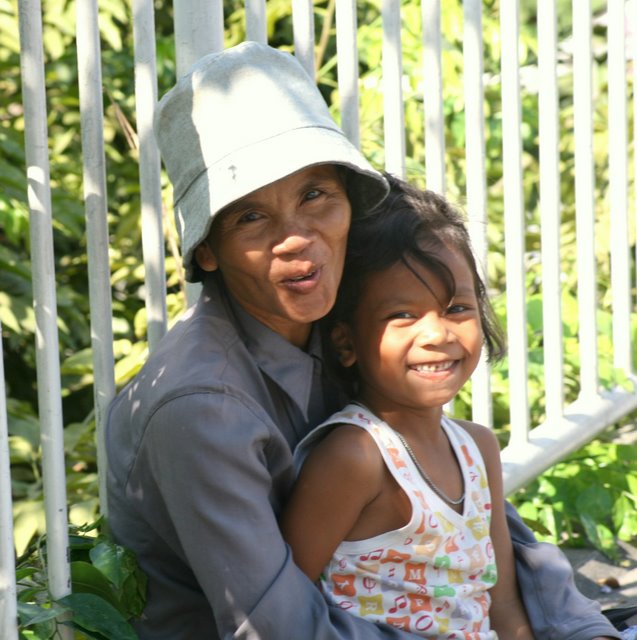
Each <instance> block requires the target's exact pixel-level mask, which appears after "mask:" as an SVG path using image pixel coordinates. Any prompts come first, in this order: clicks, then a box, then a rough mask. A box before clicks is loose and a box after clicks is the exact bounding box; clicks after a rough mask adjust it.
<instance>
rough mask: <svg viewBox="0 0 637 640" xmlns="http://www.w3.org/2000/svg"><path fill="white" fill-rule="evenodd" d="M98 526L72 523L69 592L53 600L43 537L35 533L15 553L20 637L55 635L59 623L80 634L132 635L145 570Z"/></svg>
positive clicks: (99, 637)
mask: <svg viewBox="0 0 637 640" xmlns="http://www.w3.org/2000/svg"><path fill="white" fill-rule="evenodd" d="M99 526H100V522H96V523H95V524H93V525H90V526H84V527H73V528H72V529H71V535H70V539H69V549H70V560H71V565H70V566H71V593H70V594H69V595H67V596H64V597H63V598H60V599H58V600H53V599H52V598H51V595H50V593H49V591H48V586H47V577H46V557H47V555H46V537H45V536H42V537H39V538H38V539H37V540H36V541H35V542H34V543H33V544H31V545H30V546H29V548H28V549H27V550H26V551H25V553H24V554H23V555H22V556H21V557H20V558H19V559H18V561H17V567H16V576H17V582H18V617H19V621H20V627H19V631H20V638H21V639H24V640H26V639H30V638H38V639H40V640H45V639H48V638H54V637H56V629H57V627H58V625H60V624H64V625H69V626H72V627H73V628H74V629H76V630H77V631H78V632H80V635H79V636H78V637H81V638H95V639H96V640H134V639H135V638H137V635H136V633H135V631H134V630H133V628H132V627H131V626H130V624H129V623H128V620H131V619H134V618H137V617H139V616H140V614H141V612H142V610H143V607H144V601H145V597H146V576H145V575H144V574H143V573H142V572H141V571H140V569H139V567H138V566H137V562H136V560H135V558H134V556H133V554H132V553H131V552H130V551H129V550H127V549H125V548H123V547H121V546H119V545H117V544H115V543H114V542H113V541H112V540H110V539H109V538H108V537H107V536H105V535H100V534H97V535H96V533H95V531H96V530H97V529H98V527H99Z"/></svg>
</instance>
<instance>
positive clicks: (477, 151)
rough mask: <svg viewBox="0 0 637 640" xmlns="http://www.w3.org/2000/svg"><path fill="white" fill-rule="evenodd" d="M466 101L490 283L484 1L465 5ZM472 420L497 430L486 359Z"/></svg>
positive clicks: (480, 259) (474, 222)
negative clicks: (485, 128)
mask: <svg viewBox="0 0 637 640" xmlns="http://www.w3.org/2000/svg"><path fill="white" fill-rule="evenodd" d="M462 49H463V60H464V74H463V81H464V100H465V155H466V158H465V166H466V171H465V173H466V176H467V177H466V180H467V211H468V228H469V235H470V236H471V243H472V245H473V250H474V252H475V255H476V261H477V263H478V266H479V267H480V268H481V269H482V273H483V277H484V281H485V283H486V282H487V273H488V272H487V253H488V247H487V188H486V162H485V150H484V107H483V100H484V88H483V83H482V76H483V61H482V58H483V44H482V0H465V2H464V35H463V47H462ZM471 385H472V405H473V406H472V418H473V420H474V421H475V422H478V423H480V424H483V425H485V426H488V427H492V426H493V415H492V414H493V410H492V401H491V392H490V387H491V385H490V379H489V366H488V363H487V361H486V357H485V356H484V354H483V357H482V358H481V360H480V363H479V364H478V367H477V368H476V370H475V372H474V373H473V376H472V377H471Z"/></svg>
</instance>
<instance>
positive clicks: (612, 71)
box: [607, 0, 633, 374]
mask: <svg viewBox="0 0 637 640" xmlns="http://www.w3.org/2000/svg"><path fill="white" fill-rule="evenodd" d="M624 6H625V3H624V0H609V1H608V32H607V40H608V149H609V153H608V156H609V157H608V174H609V178H608V191H609V199H610V247H611V249H610V264H611V290H612V298H613V362H614V365H615V367H617V368H618V369H622V370H623V371H624V372H625V373H627V374H629V373H630V372H631V371H632V368H633V367H632V349H631V339H630V310H631V291H630V250H629V245H628V243H629V236H628V126H627V123H628V120H627V118H628V114H627V107H626V37H625V29H624Z"/></svg>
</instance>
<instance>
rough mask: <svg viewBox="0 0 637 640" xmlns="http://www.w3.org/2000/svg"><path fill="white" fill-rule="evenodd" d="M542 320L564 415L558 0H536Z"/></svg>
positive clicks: (550, 402) (547, 387) (550, 393)
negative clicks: (556, 4)
mask: <svg viewBox="0 0 637 640" xmlns="http://www.w3.org/2000/svg"><path fill="white" fill-rule="evenodd" d="M537 6H538V15H537V28H538V34H537V38H538V42H541V43H542V45H541V46H540V47H538V72H539V75H540V78H541V81H540V83H539V95H538V109H539V132H540V135H539V139H540V215H541V225H542V226H541V241H542V322H543V340H544V394H545V397H546V417H547V419H552V418H556V417H558V416H560V415H561V414H562V410H563V406H564V366H563V357H564V356H563V351H564V349H563V346H562V337H563V336H562V304H561V285H560V281H561V268H560V165H559V160H560V149H559V139H560V138H559V136H560V133H559V116H558V105H559V97H558V87H557V12H556V9H555V0H538V5H537Z"/></svg>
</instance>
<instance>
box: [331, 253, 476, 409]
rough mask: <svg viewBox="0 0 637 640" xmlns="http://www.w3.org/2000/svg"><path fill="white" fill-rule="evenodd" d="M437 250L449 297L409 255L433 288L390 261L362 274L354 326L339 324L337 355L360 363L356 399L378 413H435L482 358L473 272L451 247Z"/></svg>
mask: <svg viewBox="0 0 637 640" xmlns="http://www.w3.org/2000/svg"><path fill="white" fill-rule="evenodd" d="M435 254H436V255H437V257H438V258H439V259H440V260H441V261H442V262H443V263H444V264H445V265H446V266H447V267H448V268H449V270H450V271H451V273H452V274H453V277H454V280H455V283H456V293H455V296H454V297H453V299H452V300H447V294H446V293H445V288H444V286H443V284H442V283H441V282H440V281H439V280H438V279H437V278H436V277H435V276H434V275H433V274H432V273H431V272H429V271H428V270H427V269H425V268H424V267H423V266H421V265H420V264H419V263H416V262H414V261H413V260H409V264H410V266H411V267H412V268H413V269H414V271H415V272H416V273H417V274H418V276H419V277H420V278H422V280H424V281H425V282H427V284H428V285H429V287H431V291H430V290H429V289H428V288H427V286H425V284H424V283H423V282H421V280H419V279H418V278H417V277H416V276H415V275H414V273H412V272H411V271H410V270H409V269H408V268H407V267H406V266H405V265H404V264H402V263H398V264H395V265H394V266H392V267H390V268H389V269H386V270H385V271H381V272H378V273H376V274H374V275H372V276H371V277H370V278H369V279H368V280H367V281H366V283H365V286H364V290H363V292H362V295H361V299H360V303H359V305H358V309H357V311H356V314H355V316H354V322H353V324H352V326H351V327H349V326H346V327H343V326H342V327H341V328H340V331H341V336H340V337H341V340H340V347H341V348H342V347H343V346H344V345H345V350H342V349H341V350H340V351H341V356H342V358H341V359H342V362H343V364H345V365H346V366H351V365H352V364H354V362H356V363H357V364H358V372H359V379H360V383H361V385H360V390H361V393H360V400H361V401H363V402H364V403H365V404H366V405H368V406H369V407H370V408H371V409H372V410H373V411H374V412H375V413H376V414H377V415H380V416H381V417H382V416H383V415H387V414H388V413H393V414H395V413H396V412H402V411H405V410H406V411H408V412H409V413H410V414H413V413H417V414H423V413H424V414H427V415H432V417H435V416H436V415H438V414H439V413H441V411H442V407H443V405H444V404H445V403H447V402H449V401H450V400H451V399H452V398H453V397H454V396H455V395H456V394H457V393H458V391H459V390H460V388H461V387H462V386H463V385H464V383H465V382H466V381H467V380H468V378H469V377H470V376H471V374H472V372H473V370H474V369H475V367H476V365H477V364H478V361H479V359H480V354H481V349H482V343H483V335H482V328H481V324H480V314H479V309H478V300H477V298H476V292H475V288H474V280H473V273H472V271H471V269H470V267H469V265H468V264H467V261H466V260H465V258H464V257H463V256H462V255H461V254H460V253H459V252H457V251H456V250H453V249H449V248H447V247H445V248H443V249H441V250H440V251H436V252H435ZM338 331H339V329H337V335H336V338H337V340H336V341H335V342H336V343H337V347H338V346H339V344H338V343H339V340H338ZM432 410H433V413H432Z"/></svg>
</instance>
